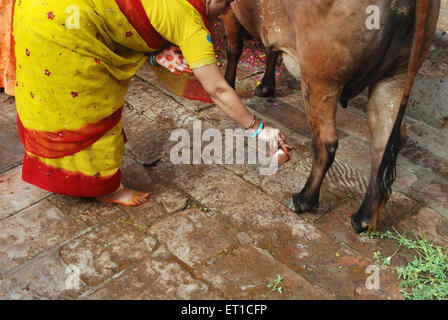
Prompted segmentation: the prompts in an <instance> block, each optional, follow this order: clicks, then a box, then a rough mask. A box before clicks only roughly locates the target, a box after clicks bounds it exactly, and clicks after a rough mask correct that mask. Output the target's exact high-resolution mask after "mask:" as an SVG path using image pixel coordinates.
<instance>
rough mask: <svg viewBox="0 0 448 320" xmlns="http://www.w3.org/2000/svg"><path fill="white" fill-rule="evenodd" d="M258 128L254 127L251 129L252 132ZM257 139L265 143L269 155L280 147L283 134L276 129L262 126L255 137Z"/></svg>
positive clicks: (283, 137)
mask: <svg viewBox="0 0 448 320" xmlns="http://www.w3.org/2000/svg"><path fill="white" fill-rule="evenodd" d="M257 130H258V126H257V127H256V128H255V129H251V131H253V132H254V133H255V132H256V131H257ZM256 138H257V139H258V140H259V141H261V142H264V143H267V145H268V147H269V150H267V151H269V153H268V154H267V155H268V156H269V155H274V154H275V153H276V152H277V151H278V149H279V148H280V140H282V141H285V136H284V135H283V134H282V133H281V132H280V130H278V129H274V128H271V127H264V128H263V129H262V130H261V131H260V132H259V133H258V135H257V137H256Z"/></svg>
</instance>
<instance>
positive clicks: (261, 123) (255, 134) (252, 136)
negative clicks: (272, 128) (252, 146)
mask: <svg viewBox="0 0 448 320" xmlns="http://www.w3.org/2000/svg"><path fill="white" fill-rule="evenodd" d="M261 130H263V122H260V126H259V127H258V130H257V132H255V133H253V134H251V135H250V137H251V138H254V137H256V136H258V134H259V133H260V132H261Z"/></svg>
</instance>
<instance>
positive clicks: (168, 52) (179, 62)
mask: <svg viewBox="0 0 448 320" xmlns="http://www.w3.org/2000/svg"><path fill="white" fill-rule="evenodd" d="M155 60H156V62H157V63H158V64H159V65H161V66H162V67H165V68H167V69H168V70H170V71H171V72H172V73H174V74H177V75H179V74H180V73H181V72H188V73H192V72H193V71H191V69H190V67H189V66H188V63H187V61H186V60H185V58H184V57H183V56H182V53H181V51H180V49H179V47H176V46H171V47H169V48H167V49H164V50H162V51H160V52H159V53H157V55H156V56H155Z"/></svg>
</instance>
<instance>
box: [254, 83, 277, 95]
mask: <svg viewBox="0 0 448 320" xmlns="http://www.w3.org/2000/svg"><path fill="white" fill-rule="evenodd" d="M255 95H256V96H257V97H262V98H267V97H273V96H274V95H275V87H265V86H263V85H261V84H260V85H258V86H257V87H256V88H255Z"/></svg>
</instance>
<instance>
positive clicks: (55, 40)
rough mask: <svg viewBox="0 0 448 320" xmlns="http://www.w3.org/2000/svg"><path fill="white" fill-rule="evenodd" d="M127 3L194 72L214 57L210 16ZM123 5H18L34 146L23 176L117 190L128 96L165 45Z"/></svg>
mask: <svg viewBox="0 0 448 320" xmlns="http://www.w3.org/2000/svg"><path fill="white" fill-rule="evenodd" d="M201 1H202V0H201ZM119 2H120V3H122V4H123V3H124V4H125V5H126V6H128V7H129V6H130V7H132V5H133V4H134V3H139V4H140V6H141V8H142V10H144V13H145V14H146V18H147V19H148V18H149V20H150V21H151V24H152V26H153V27H154V29H155V31H156V32H157V33H158V34H159V35H160V36H161V37H162V38H163V39H165V40H167V41H169V42H171V43H174V44H176V45H179V47H180V48H181V50H182V51H183V54H184V56H185V58H186V60H187V62H188V63H189V64H190V66H191V67H192V68H195V67H199V66H202V65H206V64H210V63H215V62H216V59H215V54H214V50H213V45H212V44H211V43H210V41H209V40H208V39H209V38H210V32H209V30H208V29H207V28H206V22H204V20H203V19H202V18H201V15H200V14H199V13H198V11H197V9H196V8H195V7H193V6H192V5H191V4H190V3H189V1H187V0H164V1H160V0H142V1H141V2H140V0H137V2H136V1H135V0H129V1H118V0H117V3H119ZM117 3H116V2H115V1H113V0H47V1H32V0H21V1H17V2H16V6H15V16H14V37H15V40H16V47H15V53H16V57H17V80H16V88H15V89H16V103H17V112H18V129H19V133H20V136H21V139H22V142H23V143H24V146H25V150H26V152H25V157H24V162H23V171H22V177H23V179H24V180H25V181H27V182H29V183H31V184H34V185H36V186H38V187H40V188H43V189H46V190H48V191H51V192H55V193H61V194H66V195H71V196H80V197H98V196H102V195H106V194H109V193H111V192H113V191H115V190H116V189H117V188H118V187H119V184H120V179H121V172H120V166H121V164H122V161H123V151H124V142H125V141H124V140H125V138H124V133H123V130H122V123H121V110H122V106H123V103H124V97H125V94H126V92H127V90H128V87H129V85H130V81H131V78H132V77H133V75H134V74H135V73H136V72H137V70H138V69H139V68H140V67H141V65H142V64H143V63H144V62H145V61H146V59H147V56H146V53H148V52H151V51H155V50H156V49H157V48H152V47H151V46H150V44H148V39H144V38H143V37H145V34H143V33H142V32H143V30H136V29H135V28H134V25H135V24H134V25H133V24H131V22H130V21H129V20H128V18H129V16H125V15H124V13H123V12H122V11H121V10H122V9H123V8H121V7H119V6H118V5H117ZM131 20H132V19H131ZM141 34H143V37H142V36H141ZM145 38H146V37H145Z"/></svg>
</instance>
